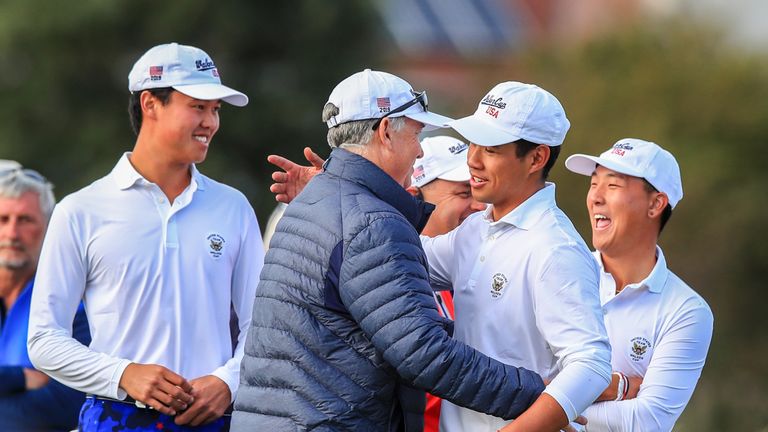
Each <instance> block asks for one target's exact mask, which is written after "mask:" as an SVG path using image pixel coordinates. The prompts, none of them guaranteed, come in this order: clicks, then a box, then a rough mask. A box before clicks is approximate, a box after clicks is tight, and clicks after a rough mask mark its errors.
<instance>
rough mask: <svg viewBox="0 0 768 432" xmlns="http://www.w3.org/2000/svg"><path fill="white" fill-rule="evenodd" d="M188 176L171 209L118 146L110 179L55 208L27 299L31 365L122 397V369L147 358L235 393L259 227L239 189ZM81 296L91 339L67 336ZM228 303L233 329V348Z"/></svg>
mask: <svg viewBox="0 0 768 432" xmlns="http://www.w3.org/2000/svg"><path fill="white" fill-rule="evenodd" d="M191 174H192V180H191V183H190V185H189V186H188V187H187V188H186V189H185V190H184V191H183V192H182V194H181V195H179V196H178V197H177V198H176V199H175V201H174V202H173V205H171V204H169V203H168V199H167V198H166V196H165V195H164V194H163V192H162V191H161V190H160V188H159V187H158V186H157V185H155V184H153V183H150V182H148V181H147V180H145V179H144V178H142V177H141V175H140V174H139V173H138V172H137V171H136V170H135V169H134V168H133V166H132V165H131V163H130V162H129V160H128V153H126V154H125V155H123V157H122V158H121V159H120V161H119V162H118V163H117V165H116V166H115V168H114V169H113V170H112V172H111V173H110V174H109V175H107V176H106V177H104V178H102V179H99V180H97V181H96V182H94V183H93V184H91V185H90V186H88V187H86V188H84V189H82V190H80V191H78V192H75V193H73V194H71V195H69V196H67V197H66V198H64V200H62V202H61V203H59V204H58V205H57V206H56V208H55V210H54V212H53V216H52V217H51V222H50V225H49V227H48V232H47V234H46V236H45V241H44V244H43V249H42V253H41V257H40V264H39V267H38V271H37V277H36V279H35V289H34V291H33V296H32V310H31V314H30V316H31V318H30V323H29V336H28V345H29V356H30V358H31V359H32V362H33V363H34V364H35V367H37V368H38V369H40V370H42V371H43V372H45V373H47V374H49V375H51V376H52V377H53V378H55V379H56V380H58V381H60V382H62V383H64V384H65V385H67V386H70V387H72V388H75V389H77V390H80V391H83V392H86V393H93V394H97V395H102V396H108V397H113V398H120V399H122V398H124V397H125V396H126V393H125V391H123V390H122V389H119V388H118V384H119V381H120V377H121V376H122V373H123V370H124V369H125V367H126V366H127V365H128V364H129V363H130V362H136V363H154V364H160V365H163V366H165V367H167V368H169V369H171V370H173V371H175V372H177V373H179V374H180V375H182V376H184V377H185V378H187V379H193V378H197V377H200V376H203V375H210V374H213V375H215V376H217V377H219V378H221V379H222V380H223V381H224V382H226V383H227V385H229V388H230V390H231V391H232V395H233V397H234V394H235V392H236V390H237V386H238V384H239V374H240V360H241V359H242V356H243V341H244V340H245V335H246V333H247V330H248V326H249V323H250V320H251V310H252V307H253V298H254V295H255V290H256V286H257V284H258V281H259V273H260V271H261V267H262V264H263V261H264V252H263V246H262V243H261V233H260V232H259V227H258V223H257V222H256V216H255V215H254V212H253V209H252V208H251V206H250V205H249V203H248V201H247V200H246V198H245V197H244V196H243V195H242V194H241V193H240V192H238V191H237V190H235V189H233V188H231V187H229V186H226V185H223V184H221V183H218V182H215V181H213V180H211V179H210V178H208V177H206V176H204V175H202V174H200V173H199V172H198V171H197V169H196V168H194V166H193V167H192V172H191ZM80 299H83V300H84V302H85V309H86V314H87V316H88V321H89V324H90V330H91V336H92V339H93V340H92V342H91V345H90V347H85V346H83V345H81V344H80V343H79V342H77V341H76V340H75V339H73V338H72V319H73V317H74V315H75V311H76V310H77V307H78V304H79V303H80ZM230 304H232V305H233V306H234V310H235V312H236V314H237V316H238V318H239V328H240V335H239V339H238V344H237V349H236V350H235V352H234V356H233V349H232V339H231V336H230V326H229V322H230Z"/></svg>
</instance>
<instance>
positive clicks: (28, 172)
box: [0, 167, 50, 184]
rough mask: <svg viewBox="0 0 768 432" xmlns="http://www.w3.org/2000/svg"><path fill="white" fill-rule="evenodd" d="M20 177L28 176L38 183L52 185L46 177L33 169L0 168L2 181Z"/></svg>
mask: <svg viewBox="0 0 768 432" xmlns="http://www.w3.org/2000/svg"><path fill="white" fill-rule="evenodd" d="M18 175H23V176H26V177H28V178H30V179H32V180H34V181H36V182H38V183H42V184H50V182H48V179H47V178H45V176H43V175H42V174H40V173H39V172H37V171H35V170H33V169H29V168H20V167H14V168H6V169H1V168H0V179H3V180H4V179H5V178H6V177H11V176H18Z"/></svg>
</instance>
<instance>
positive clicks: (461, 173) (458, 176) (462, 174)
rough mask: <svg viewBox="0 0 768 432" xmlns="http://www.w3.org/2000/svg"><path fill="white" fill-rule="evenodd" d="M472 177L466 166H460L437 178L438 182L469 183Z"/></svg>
mask: <svg viewBox="0 0 768 432" xmlns="http://www.w3.org/2000/svg"><path fill="white" fill-rule="evenodd" d="M471 176H472V175H471V174H470V173H469V166H468V165H467V164H465V163H464V164H461V165H459V166H457V167H456V168H454V169H452V170H450V171H448V172H447V173H444V174H440V175H439V176H437V178H439V179H440V180H448V181H455V182H465V181H469V179H470V177H471Z"/></svg>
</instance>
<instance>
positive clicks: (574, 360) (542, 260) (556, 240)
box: [422, 82, 610, 431]
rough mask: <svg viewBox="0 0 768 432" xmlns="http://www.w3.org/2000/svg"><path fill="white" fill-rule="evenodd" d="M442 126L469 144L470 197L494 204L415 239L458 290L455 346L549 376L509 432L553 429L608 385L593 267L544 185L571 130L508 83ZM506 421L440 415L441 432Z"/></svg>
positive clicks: (536, 96)
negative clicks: (472, 109) (471, 112)
mask: <svg viewBox="0 0 768 432" xmlns="http://www.w3.org/2000/svg"><path fill="white" fill-rule="evenodd" d="M449 125H450V126H451V127H452V128H453V129H455V130H456V131H457V132H459V133H460V134H461V135H463V136H464V137H465V138H466V139H467V140H469V141H470V143H471V144H470V149H469V155H468V163H469V169H470V173H471V174H472V179H471V180H470V182H471V186H472V195H473V196H474V198H475V199H477V200H478V201H481V202H485V203H488V204H490V206H489V207H488V209H487V210H486V211H485V212H482V213H478V214H474V215H472V216H470V217H468V218H467V220H465V221H464V223H462V224H461V225H460V226H459V227H458V228H457V229H455V230H453V231H452V232H450V233H448V234H447V235H444V236H438V237H435V238H432V239H428V238H422V242H423V244H424V250H425V252H426V255H427V259H428V262H429V264H430V275H431V278H432V280H433V282H434V283H435V284H438V285H443V284H444V285H449V286H452V287H453V289H454V301H455V311H456V317H455V332H454V337H455V338H457V339H458V340H460V341H462V342H465V343H467V344H468V345H470V346H472V347H474V348H476V349H478V350H479V351H481V352H483V353H485V354H487V355H488V356H490V357H493V358H495V359H497V360H500V361H502V362H504V363H507V364H515V365H522V366H523V367H525V368H527V369H530V370H533V371H536V372H537V373H538V374H540V375H541V376H542V377H543V378H545V379H548V380H551V383H550V384H549V385H548V386H547V389H546V390H545V392H544V393H543V394H542V395H541V396H540V397H539V399H538V400H537V401H536V402H535V403H534V404H533V405H532V407H531V408H530V409H529V410H528V411H526V412H525V413H524V414H523V415H521V416H520V417H518V419H516V420H515V421H513V422H512V423H511V424H509V426H508V427H509V430H523V431H534V430H535V431H544V430H559V429H560V428H563V427H566V425H567V423H568V422H569V421H573V420H574V419H575V418H576V417H577V415H578V414H579V413H581V412H582V411H583V410H584V409H585V408H586V407H587V406H589V405H590V404H591V403H592V402H593V401H594V400H595V398H597V397H598V396H599V395H600V393H601V392H602V391H603V390H604V389H605V387H606V386H607V385H608V383H609V378H610V363H609V362H610V346H609V345H608V338H607V335H606V331H605V327H604V325H603V319H602V312H601V310H600V302H599V298H598V291H597V286H598V270H597V266H596V265H595V262H594V259H593V258H592V256H591V255H590V252H589V250H588V248H587V246H586V245H585V244H584V242H583V240H582V239H581V237H580V236H579V235H578V233H577V232H576V230H575V229H574V227H573V225H572V224H571V222H570V220H569V219H568V217H567V216H566V215H565V214H564V213H563V212H562V211H561V210H560V209H559V208H558V207H557V204H556V203H555V185H554V184H552V183H548V182H546V181H545V179H546V177H547V174H548V172H549V169H550V168H551V167H552V165H553V164H554V162H555V160H556V158H557V154H558V153H559V150H560V145H561V144H562V143H563V140H564V139H565V134H566V132H567V131H568V128H569V126H570V124H569V122H568V120H567V118H566V116H565V112H564V111H563V108H562V106H561V105H560V102H559V101H558V100H557V99H556V98H555V97H554V96H552V95H551V94H550V93H548V92H547V91H545V90H543V89H541V88H539V87H537V86H534V85H529V84H523V83H518V82H505V83H501V84H499V85H497V86H496V87H494V88H493V89H492V90H491V91H490V92H489V93H488V94H487V95H486V96H485V97H484V98H483V99H482V100H481V101H480V104H479V106H478V109H477V111H476V112H475V114H474V115H472V116H469V117H465V118H463V119H459V120H456V121H453V122H451V123H449ZM507 423H508V422H506V421H504V420H503V419H500V418H497V417H492V416H489V415H486V414H482V413H479V412H476V411H472V410H470V409H466V408H462V407H459V406H456V405H453V404H451V403H448V402H445V401H444V402H443V406H442V409H441V415H440V428H441V430H442V431H467V430H471V431H496V430H498V429H499V428H501V427H503V426H504V425H506V424H507Z"/></svg>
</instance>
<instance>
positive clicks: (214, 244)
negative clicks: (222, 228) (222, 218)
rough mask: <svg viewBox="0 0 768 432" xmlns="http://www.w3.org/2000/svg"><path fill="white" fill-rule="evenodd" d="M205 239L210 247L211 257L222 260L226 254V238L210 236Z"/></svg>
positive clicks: (216, 235)
mask: <svg viewBox="0 0 768 432" xmlns="http://www.w3.org/2000/svg"><path fill="white" fill-rule="evenodd" d="M205 239H206V244H207V246H208V253H209V254H210V255H211V257H213V258H214V259H219V258H221V255H222V254H223V253H224V245H225V244H226V243H227V241H226V240H224V237H222V236H220V235H218V234H209V235H208V237H206V238H205Z"/></svg>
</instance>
